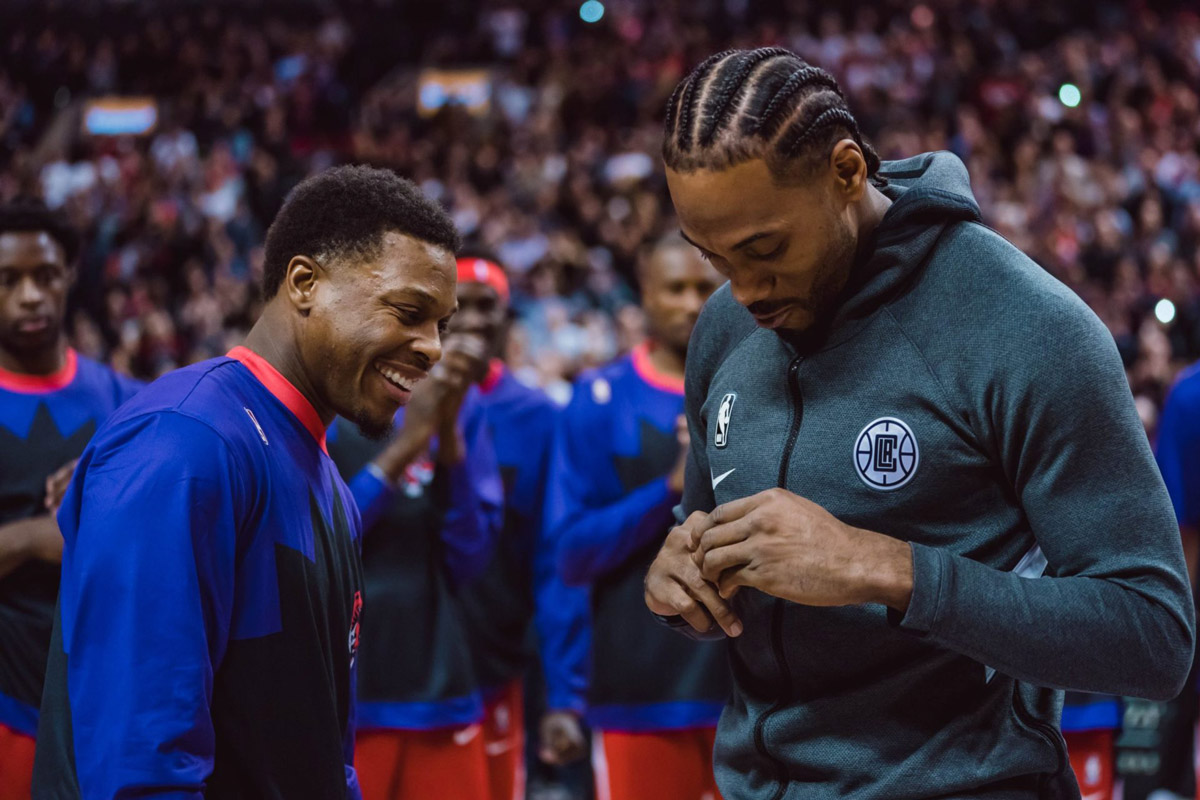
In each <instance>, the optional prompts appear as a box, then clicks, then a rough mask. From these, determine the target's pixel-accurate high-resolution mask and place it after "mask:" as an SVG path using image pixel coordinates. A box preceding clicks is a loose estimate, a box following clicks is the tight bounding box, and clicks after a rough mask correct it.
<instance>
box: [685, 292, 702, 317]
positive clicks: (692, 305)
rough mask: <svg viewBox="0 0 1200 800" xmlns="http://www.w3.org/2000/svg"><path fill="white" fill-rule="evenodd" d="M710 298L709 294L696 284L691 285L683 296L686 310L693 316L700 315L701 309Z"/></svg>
mask: <svg viewBox="0 0 1200 800" xmlns="http://www.w3.org/2000/svg"><path fill="white" fill-rule="evenodd" d="M707 299H708V295H706V294H704V292H702V291H701V290H700V289H697V288H696V287H695V286H692V287H690V288H689V289H688V290H687V293H686V294H685V295H684V298H683V304H684V305H683V307H684V310H685V311H686V312H687V313H688V314H689V315H691V316H699V315H700V309H702V308H704V301H705V300H707Z"/></svg>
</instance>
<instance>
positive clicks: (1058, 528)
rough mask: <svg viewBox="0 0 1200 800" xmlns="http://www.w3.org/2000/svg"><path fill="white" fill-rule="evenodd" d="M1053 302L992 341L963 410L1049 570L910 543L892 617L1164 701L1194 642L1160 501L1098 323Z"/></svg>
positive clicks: (1178, 550) (1157, 481) (1058, 678)
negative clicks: (1040, 572) (906, 575)
mask: <svg viewBox="0 0 1200 800" xmlns="http://www.w3.org/2000/svg"><path fill="white" fill-rule="evenodd" d="M1072 299H1073V298H1072ZM1052 305H1054V306H1055V307H1054V308H1051V309H1049V310H1048V311H1047V312H1046V313H1035V314H1031V315H1029V316H1028V317H1027V318H1024V319H1015V320H1012V321H1011V324H1010V326H1009V328H1008V329H1007V330H1005V331H1003V332H1000V333H999V334H998V335H997V336H996V337H995V338H996V341H997V342H998V343H999V342H1003V344H997V346H996V347H997V353H996V354H995V358H994V360H993V366H994V370H993V374H992V375H991V376H990V377H989V378H987V379H981V380H980V381H979V382H978V385H977V386H976V387H975V391H974V395H975V398H976V399H975V401H974V404H973V405H974V408H973V411H972V414H973V416H975V417H976V421H977V424H976V427H977V428H978V432H979V434H980V436H981V438H982V440H983V441H984V443H985V446H986V447H987V448H988V449H989V450H991V451H992V452H993V453H994V456H995V458H996V459H997V460H998V462H999V466H1000V467H1001V468H1002V470H1003V472H1004V476H1005V478H1006V479H1007V480H1008V482H1009V484H1010V485H1011V486H1012V489H1013V492H1014V494H1015V496H1016V498H1017V500H1018V502H1019V503H1020V505H1021V507H1022V509H1023V511H1024V513H1025V515H1026V517H1027V519H1028V523H1029V525H1030V527H1031V529H1032V532H1033V534H1034V536H1035V537H1036V539H1037V542H1038V545H1039V546H1040V547H1041V549H1042V551H1043V553H1044V554H1045V556H1046V559H1047V562H1048V564H1049V567H1048V570H1047V573H1046V577H1042V578H1034V579H1030V578H1024V577H1019V576H1017V575H1015V574H1012V573H1007V572H1001V571H998V570H995V569H992V568H990V567H988V566H986V565H984V564H981V563H979V562H977V561H973V560H971V559H968V558H965V557H962V556H958V555H954V554H951V553H948V552H946V551H942V550H938V549H934V548H930V547H926V546H922V545H919V544H914V545H913V568H914V576H913V593H912V600H911V602H910V604H909V607H908V610H907V612H906V613H905V614H904V615H903V617H902V618H899V619H897V617H899V615H896V614H893V621H896V622H898V624H899V625H900V626H901V627H902V628H903V629H905V630H908V631H910V632H913V633H915V634H917V635H921V636H924V637H926V638H928V640H930V641H931V642H933V643H936V644H938V645H941V646H944V647H947V648H949V649H952V650H955V651H957V652H960V653H963V654H965V655H967V656H970V657H971V658H973V659H976V660H978V661H980V662H981V663H983V664H987V665H989V666H991V667H994V668H995V669H997V670H998V671H1000V672H1002V673H1004V674H1006V675H1010V676H1012V677H1015V678H1018V679H1020V680H1024V681H1027V682H1031V683H1035V684H1038V685H1042V686H1050V687H1054V688H1064V689H1077V690H1081V691H1090V692H1105V693H1110V694H1120V695H1133V696H1139V697H1147V698H1151V699H1157V700H1165V699H1169V698H1171V697H1174V696H1175V695H1176V694H1178V692H1179V691H1180V689H1181V688H1182V686H1183V684H1184V682H1185V680H1186V678H1187V674H1188V670H1189V667H1190V665H1191V661H1192V652H1193V647H1194V640H1195V616H1194V609H1193V605H1192V599H1191V591H1190V588H1189V584H1188V579H1187V572H1186V569H1185V567H1184V560H1183V552H1182V547H1181V543H1180V538H1179V531H1178V527H1177V526H1176V524H1175V518H1174V515H1173V512H1172V508H1171V502H1170V499H1169V498H1168V496H1167V492H1166V489H1165V487H1164V485H1163V481H1162V478H1161V477H1160V475H1159V472H1158V469H1157V467H1156V466H1155V463H1154V459H1153V456H1152V454H1151V451H1150V446H1149V443H1148V442H1147V439H1146V435H1145V433H1144V431H1143V430H1142V426H1141V423H1140V421H1139V419H1138V416H1137V413H1136V411H1135V410H1134V407H1133V402H1132V398H1131V396H1130V392H1129V386H1128V383H1127V382H1126V379H1125V374H1124V371H1123V368H1122V365H1121V361H1120V358H1119V356H1118V354H1117V352H1116V348H1115V346H1114V344H1113V342H1112V338H1111V336H1110V335H1109V333H1108V331H1107V330H1106V329H1105V328H1104V327H1103V325H1102V324H1101V323H1100V321H1099V320H1098V319H1096V318H1095V316H1094V315H1092V314H1091V313H1090V312H1088V311H1086V309H1082V307H1081V306H1082V304H1081V303H1080V304H1079V306H1080V307H1079V308H1076V307H1075V306H1074V305H1073V304H1071V303H1063V302H1062V301H1061V300H1059V301H1057V302H1056V303H1054V304H1052Z"/></svg>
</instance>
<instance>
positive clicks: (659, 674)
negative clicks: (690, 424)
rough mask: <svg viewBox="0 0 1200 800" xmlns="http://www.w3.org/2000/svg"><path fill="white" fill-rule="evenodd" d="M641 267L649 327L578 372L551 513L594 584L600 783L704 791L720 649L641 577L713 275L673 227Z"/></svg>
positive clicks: (720, 694) (675, 498) (572, 571)
mask: <svg viewBox="0 0 1200 800" xmlns="http://www.w3.org/2000/svg"><path fill="white" fill-rule="evenodd" d="M638 277H639V278H640V283H641V294H642V308H643V309H644V310H645V312H646V319H647V325H648V329H649V330H648V336H647V339H646V341H645V342H643V343H642V344H640V345H638V346H637V347H636V348H635V349H634V351H633V352H632V353H631V354H630V355H628V356H626V357H624V358H621V359H618V360H617V361H616V362H614V363H613V364H610V365H608V366H606V367H603V368H601V369H598V370H593V371H590V372H587V373H585V374H584V375H582V376H581V377H580V378H579V380H578V381H577V383H576V385H575V391H574V394H573V396H572V399H571V403H570V405H569V406H568V407H567V408H566V409H565V410H564V412H563V414H562V417H561V419H560V424H559V431H558V436H557V438H556V441H555V451H554V460H553V462H552V464H551V469H550V488H549V490H548V497H547V512H546V514H547V524H548V525H549V526H550V530H551V532H552V534H551V535H552V537H553V539H554V540H555V541H556V542H557V543H558V564H559V570H560V572H561V574H562V577H563V580H564V581H566V582H567V583H569V584H576V585H582V586H587V587H588V589H589V592H590V595H591V615H590V619H591V628H592V644H591V669H590V675H591V681H590V686H589V690H588V713H587V718H588V721H589V723H590V724H591V726H592V731H593V733H592V735H593V772H594V774H595V782H596V794H597V797H598V798H599V799H600V800H643V799H644V800H659V799H661V798H666V797H670V798H678V800H701V799H702V798H709V797H712V796H713V793H714V791H715V788H714V785H713V775H712V743H713V735H714V732H715V726H716V722H717V718H718V716H719V715H720V712H721V708H722V707H723V705H724V703H725V701H726V699H727V697H728V694H729V677H728V670H729V668H728V665H727V663H726V656H725V650H724V648H723V647H722V646H721V645H720V644H714V643H702V642H692V641H688V640H686V639H683V638H682V637H677V636H674V635H673V634H672V633H671V632H670V631H669V630H667V629H665V628H663V627H661V626H659V625H657V624H656V623H655V621H654V620H653V619H652V618H651V617H650V615H648V614H645V613H644V605H643V601H642V581H643V578H644V576H645V573H646V568H647V567H648V566H649V564H650V562H651V561H652V560H653V558H654V555H655V553H656V552H657V551H658V548H659V547H660V546H661V544H662V541H663V538H664V537H665V536H666V533H667V530H668V529H669V527H670V526H671V523H672V508H673V507H674V506H675V505H676V504H677V503H678V502H679V500H680V496H681V492H682V490H683V467H684V463H685V457H686V454H687V449H688V443H687V435H686V430H685V429H684V428H682V427H681V426H680V415H681V413H682V411H683V370H684V361H685V357H686V356H687V352H688V338H689V337H690V335H691V333H692V327H693V326H694V325H695V323H696V318H697V316H698V315H699V313H700V309H701V307H702V306H703V305H704V302H705V300H707V299H708V297H709V295H710V294H712V292H713V290H714V289H716V287H717V285H718V284H719V281H720V278H719V276H718V275H717V273H716V272H715V271H714V270H713V269H712V267H711V266H710V265H709V264H707V263H706V262H704V261H703V260H701V259H700V258H699V256H698V255H697V254H696V253H695V251H694V249H693V248H692V247H691V246H690V245H688V244H687V243H686V242H684V241H683V240H682V239H680V238H679V237H671V238H668V239H665V240H663V241H660V242H658V243H656V244H655V245H654V246H652V247H650V248H647V250H646V251H645V252H644V253H643V254H642V258H641V259H640V263H639V272H638Z"/></svg>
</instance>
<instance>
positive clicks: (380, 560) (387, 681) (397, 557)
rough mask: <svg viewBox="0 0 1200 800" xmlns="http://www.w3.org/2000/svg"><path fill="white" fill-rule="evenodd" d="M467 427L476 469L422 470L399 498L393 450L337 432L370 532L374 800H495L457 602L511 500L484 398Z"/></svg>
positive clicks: (474, 401)
mask: <svg viewBox="0 0 1200 800" xmlns="http://www.w3.org/2000/svg"><path fill="white" fill-rule="evenodd" d="M404 413H405V412H404V409H403V408H402V409H400V411H399V413H397V415H396V424H397V426H402V425H403V424H404ZM459 419H460V421H461V424H462V432H463V439H464V442H465V444H466V454H467V456H466V458H465V459H464V460H463V461H461V462H460V463H458V464H456V465H454V466H452V467H448V468H447V467H438V466H436V465H435V464H434V463H433V462H432V461H431V459H430V458H429V457H428V456H425V457H422V458H419V459H418V460H417V461H415V462H413V463H412V464H410V465H409V467H408V468H407V470H406V472H405V475H404V477H403V479H402V480H401V481H400V482H399V485H398V486H393V485H391V484H390V482H387V481H386V480H385V479H384V478H383V476H382V473H381V472H380V471H379V470H378V468H377V467H375V466H374V464H373V463H372V462H373V460H374V459H375V457H376V456H377V455H378V454H379V452H380V450H381V449H382V448H383V447H384V445H383V444H381V443H379V442H375V441H372V440H369V439H367V438H366V437H364V436H363V435H362V434H361V433H359V431H358V430H357V429H356V427H355V426H354V424H353V423H350V422H348V421H346V420H344V419H340V418H339V419H338V420H337V421H335V422H334V425H333V427H332V428H331V429H330V436H329V451H330V453H331V454H332V455H333V458H334V460H335V462H336V463H337V465H338V467H339V469H340V470H341V471H342V474H343V475H345V476H347V477H348V478H349V479H350V487H351V490H352V491H353V493H354V497H355V499H356V500H357V502H358V506H359V508H360V510H361V512H362V518H363V527H364V530H365V531H366V535H365V537H364V540H363V575H364V582H365V587H366V588H365V591H364V596H365V600H366V604H367V606H368V607H369V608H370V611H369V613H368V614H367V615H366V618H365V624H364V628H363V647H362V652H361V654H360V667H359V677H358V725H359V734H358V756H357V765H358V770H359V776H360V780H361V783H362V787H363V794H364V796H365V797H366V798H367V800H385V798H399V797H403V798H407V797H482V796H483V795H484V793H485V792H486V786H487V773H486V760H485V759H486V757H485V755H484V747H483V737H482V728H481V722H482V720H483V713H484V712H483V698H482V694H481V692H480V688H479V683H478V681H477V680H476V678H475V671H474V665H473V663H472V659H471V650H470V646H469V644H468V640H467V633H466V629H465V626H464V624H463V620H462V614H461V610H460V608H459V606H458V602H457V599H456V594H457V592H458V590H459V588H460V587H461V586H462V585H463V584H464V583H466V582H467V581H470V580H472V579H473V578H475V577H476V576H478V575H479V574H480V572H481V571H482V569H483V568H484V566H485V565H486V563H487V560H488V558H489V557H490V556H491V550H492V547H493V546H494V544H495V539H496V535H497V533H498V532H499V529H500V525H501V520H502V516H503V502H504V492H503V486H502V484H501V480H500V472H499V468H498V467H497V465H496V455H495V450H494V448H493V445H492V441H491V437H490V435H489V433H488V429H487V425H486V423H485V420H484V417H483V413H482V411H481V410H480V408H479V405H478V398H477V395H476V392H475V390H472V391H471V392H470V393H469V394H468V396H467V399H466V401H465V402H464V404H463V409H462V411H461V413H460V417H459ZM433 447H436V443H435V444H434V445H433Z"/></svg>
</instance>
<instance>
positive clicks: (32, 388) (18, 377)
mask: <svg viewBox="0 0 1200 800" xmlns="http://www.w3.org/2000/svg"><path fill="white" fill-rule="evenodd" d="M78 371H79V355H78V354H77V353H76V352H75V349H74V348H72V347H68V348H67V357H66V358H65V359H63V365H62V366H61V367H59V368H58V369H56V370H55V371H54V372H51V373H50V374H49V375H27V374H25V373H24V372H9V371H8V370H6V369H0V389H8V390H9V391H10V392H20V393H21V394H45V393H47V392H57V391H58V390H59V389H63V388H65V387H67V386H69V385H70V384H71V381H73V380H75V373H77V372H78Z"/></svg>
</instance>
